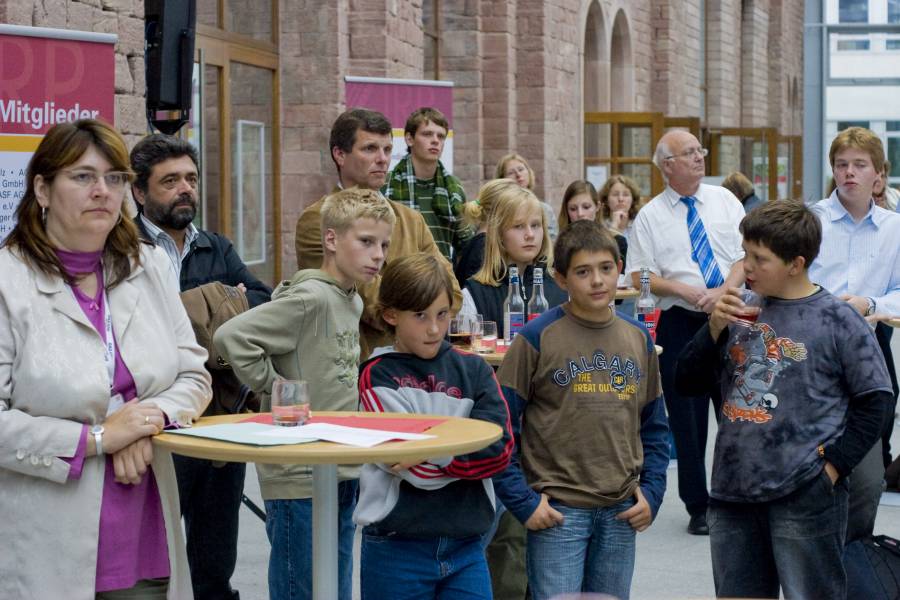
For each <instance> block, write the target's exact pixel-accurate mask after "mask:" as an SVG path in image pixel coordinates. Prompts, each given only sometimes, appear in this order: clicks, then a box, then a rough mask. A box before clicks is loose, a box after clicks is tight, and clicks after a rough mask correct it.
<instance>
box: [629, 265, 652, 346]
mask: <svg viewBox="0 0 900 600" xmlns="http://www.w3.org/2000/svg"><path fill="white" fill-rule="evenodd" d="M656 315H657V312H656V301H655V300H653V296H652V295H651V294H650V269H648V268H647V267H642V268H641V295H640V296H639V297H638V299H637V302H636V303H635V306H634V316H635V318H636V319H637V320H638V321H640V322H641V324H643V326H644V327H646V328H647V331H649V332H650V337H651V339H653V341H654V342H655V341H656Z"/></svg>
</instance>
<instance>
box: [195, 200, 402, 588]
mask: <svg viewBox="0 0 900 600" xmlns="http://www.w3.org/2000/svg"><path fill="white" fill-rule="evenodd" d="M395 219H396V217H395V215H394V211H393V209H392V208H391V206H390V204H389V203H388V201H387V200H385V199H384V197H383V196H382V195H381V194H380V193H379V192H378V191H375V190H363V189H358V188H351V189H348V190H341V191H339V192H336V193H334V194H332V195H331V196H329V197H328V198H326V199H325V202H324V203H323V205H322V248H323V250H324V256H323V259H322V267H321V269H307V270H302V271H297V273H295V274H294V277H293V278H292V279H291V280H290V281H283V282H282V283H280V284H279V285H278V287H277V288H276V289H275V292H274V293H273V294H272V301H271V302H269V303H267V304H262V305H260V306H258V307H256V308H253V309H252V310H249V311H247V312H245V313H242V314H240V315H238V316H236V317H234V318H232V319H231V320H229V321H228V322H226V323H225V324H223V325H222V326H221V327H219V329H218V330H217V331H216V334H215V337H214V338H213V341H214V343H215V345H216V348H217V349H218V350H219V353H220V354H221V355H222V356H223V357H224V358H225V359H226V360H228V362H229V363H231V367H232V368H233V369H234V373H235V374H236V375H237V377H238V378H239V379H240V380H241V381H242V382H244V383H246V384H247V385H248V386H250V388H251V389H253V391H255V392H264V393H266V394H268V393H270V392H271V391H272V383H273V382H274V381H275V380H276V379H281V378H284V379H303V380H305V381H306V382H307V383H308V385H309V396H310V401H311V409H312V410H314V411H315V410H357V408H358V404H359V394H358V391H357V385H356V382H357V374H358V368H359V319H360V316H361V314H362V310H363V302H362V300H361V299H360V297H359V294H357V293H356V285H357V284H359V283H368V282H370V281H372V279H374V278H375V276H376V275H377V274H378V273H379V271H380V270H381V266H382V264H384V258H385V255H386V253H387V247H388V244H389V243H390V239H391V231H392V230H393V226H394V222H395ZM256 468H257V473H258V474H259V483H260V488H261V490H262V495H263V499H264V500H265V504H266V533H267V534H268V536H269V542H270V543H271V544H272V551H271V554H270V557H269V597H270V598H272V599H273V600H274V599H276V598H277V599H278V600H283V599H289V600H301V599H307V598H311V597H312V558H311V557H312V500H311V497H312V469H311V468H310V467H308V466H301V465H257V467H256ZM338 477H339V479H340V480H341V483H340V484H339V488H338V498H339V501H340V510H339V519H340V520H339V527H340V532H339V566H338V569H339V575H340V581H339V588H340V599H341V600H344V599H346V600H350V598H351V593H352V573H353V553H352V550H353V535H354V532H355V526H354V525H353V520H352V515H353V510H354V508H355V506H356V495H357V488H358V485H359V483H358V478H359V469H358V468H353V467H340V468H339V469H338Z"/></svg>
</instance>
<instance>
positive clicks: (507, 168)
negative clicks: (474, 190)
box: [494, 153, 559, 242]
mask: <svg viewBox="0 0 900 600" xmlns="http://www.w3.org/2000/svg"><path fill="white" fill-rule="evenodd" d="M494 178H495V179H512V180H513V181H515V182H516V183H517V184H519V187H523V188H525V189H527V190H530V191H532V192H533V191H534V171H533V170H532V169H531V167H530V166H528V161H526V160H525V159H524V158H522V156H520V155H518V154H516V153H512V154H507V155H506V156H504V157H503V158H501V159H500V161H499V162H498V163H497V169H496V170H495V172H494ZM541 209H542V210H543V211H544V219H545V220H546V221H547V233H548V234H549V235H550V239H551V240H552V241H554V242H555V241H556V236H557V235H558V234H559V223H558V222H557V220H556V215H555V214H553V207H551V206H550V205H549V204H547V203H546V202H544V201H543V200H541Z"/></svg>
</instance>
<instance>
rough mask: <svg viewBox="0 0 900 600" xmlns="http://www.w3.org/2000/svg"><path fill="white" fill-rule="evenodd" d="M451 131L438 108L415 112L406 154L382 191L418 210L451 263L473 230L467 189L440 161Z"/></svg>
mask: <svg viewBox="0 0 900 600" xmlns="http://www.w3.org/2000/svg"><path fill="white" fill-rule="evenodd" d="M448 130H449V127H448V123H447V119H446V117H444V115H443V114H442V113H441V112H440V111H439V110H437V109H435V108H429V107H423V108H420V109H418V110H416V111H415V112H413V113H412V114H411V115H410V116H409V118H408V119H407V120H406V127H405V129H404V132H405V137H406V146H407V154H406V156H404V157H403V159H401V160H400V162H399V163H397V166H396V167H394V170H393V171H391V173H390V175H389V177H388V181H387V184H386V185H385V186H384V188H382V190H381V191H382V193H383V194H384V195H385V196H386V197H387V198H389V199H391V200H394V201H396V202H401V203H403V204H405V205H407V206H409V207H410V208H412V209H414V210H418V211H419V212H420V213H421V214H422V217H424V218H425V222H426V223H427V224H428V228H429V229H430V230H431V235H432V236H433V237H434V241H435V243H436V244H437V246H438V249H440V251H441V253H442V254H443V255H444V256H445V257H447V259H448V260H450V261H451V262H452V261H453V257H454V255H455V253H456V252H458V251H459V249H460V247H461V246H462V243H463V242H465V241H466V240H468V239H469V238H470V237H472V231H471V229H470V228H469V227H468V226H467V225H466V224H465V223H464V222H463V220H462V212H463V204H465V202H466V192H465V190H463V187H462V184H461V183H460V182H459V179H457V178H456V177H454V176H453V175H451V174H450V173H448V172H447V171H446V169H445V168H444V165H443V164H442V163H441V160H440V159H441V154H442V153H443V151H444V142H446V140H447V132H448Z"/></svg>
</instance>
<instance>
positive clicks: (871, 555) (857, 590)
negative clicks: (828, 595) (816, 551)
mask: <svg viewBox="0 0 900 600" xmlns="http://www.w3.org/2000/svg"><path fill="white" fill-rule="evenodd" d="M844 569H845V570H846V571H847V598H865V599H866V600H898V599H900V541H898V540H896V539H894V538H892V537H888V536H886V535H876V536H874V537H871V538H866V539H863V540H856V541H853V542H851V543H849V544H847V546H846V547H845V548H844Z"/></svg>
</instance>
